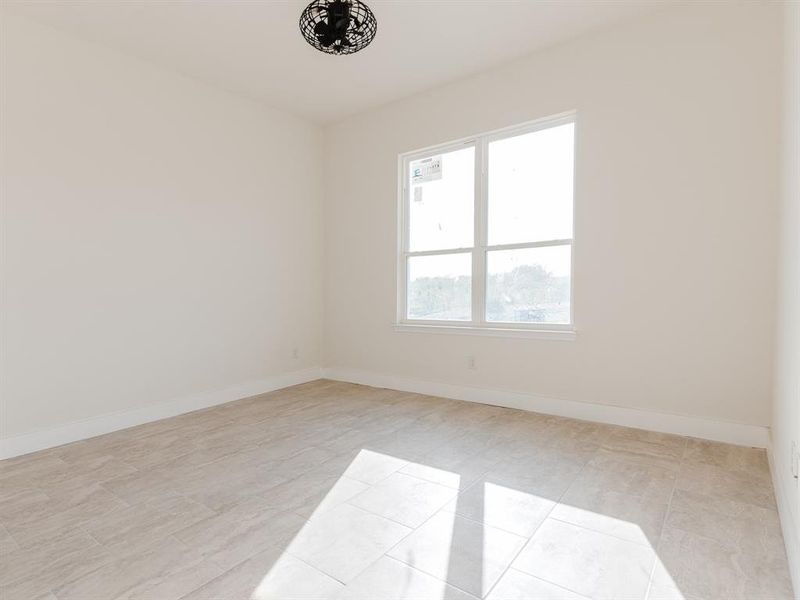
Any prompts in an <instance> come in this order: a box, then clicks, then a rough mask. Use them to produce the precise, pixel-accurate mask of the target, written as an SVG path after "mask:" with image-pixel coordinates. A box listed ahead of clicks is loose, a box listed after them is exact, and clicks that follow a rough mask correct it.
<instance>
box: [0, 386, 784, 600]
mask: <svg viewBox="0 0 800 600" xmlns="http://www.w3.org/2000/svg"><path fill="white" fill-rule="evenodd" d="M0 551H1V552H2V561H0V598H2V599H3V600H44V599H48V600H55V599H57V600H113V599H116V598H130V599H133V598H141V599H148V600H173V599H175V600H177V599H185V600H201V599H212V598H215V599H224V600H248V599H252V600H255V599H258V600H264V599H267V598H276V599H280V600H289V599H292V598H309V599H310V598H316V599H322V598H339V599H353V598H360V599H363V600H384V599H386V600H388V599H400V598H406V599H415V600H474V599H475V598H489V599H490V600H501V599H503V600H512V599H514V600H523V599H524V600H538V599H555V598H558V599H574V600H578V599H581V598H607V599H648V600H662V599H664V600H666V599H680V598H683V599H685V600H694V599H701V598H702V599H720V600H735V599H743V600H760V599H763V600H766V599H786V598H791V596H792V593H791V588H790V584H789V579H788V574H787V566H786V558H785V555H784V549H783V541H782V539H781V533H780V527H779V523H778V517H777V514H776V509H775V499H774V496H773V492H772V485H771V482H770V477H769V472H768V468H767V462H766V456H765V454H764V452H763V451H762V450H756V449H751V448H742V447H737V446H728V445H724V444H716V443H710V442H705V441H701V440H696V439H689V438H683V437H678V436H672V435H664V434H658V433H652V432H647V431H640V430H635V429H626V428H621V427H611V426H605V425H598V424H593V423H587V422H582V421H574V420H570V419H563V418H557V417H548V416H544V415H538V414H534V413H526V412H522V411H516V410H509V409H503V408H497V407H491V406H485V405H480V404H470V403H466V402H457V401H452V400H444V399H441V398H431V397H426V396H421V395H417V394H408V393H402V392H396V391H393V390H386V389H376V388H369V387H364V386H357V385H350V384H344V383H337V382H331V381H318V382H313V383H309V384H305V385H300V386H296V387H293V388H289V389H285V390H281V391H278V392H275V393H272V394H267V395H264V396H259V397H255V398H248V399H246V400H241V401H239V402H235V403H231V404H226V405H223V406H219V407H215V408H211V409H208V410H204V411H199V412H196V413H191V414H188V415H183V416H179V417H175V418H173V419H168V420H164V421H159V422H156V423H151V424H148V425H143V426H140V427H135V428H132V429H127V430H125V431H120V432H117V433H113V434H109V435H106V436H102V437H98V438H94V439H91V440H87V441H83V442H77V443H75V444H70V445H67V446H62V447H59V448H55V449H52V450H47V451H44V452H40V453H37V454H32V455H28V456H24V457H20V458H16V459H11V460H8V461H3V462H0Z"/></svg>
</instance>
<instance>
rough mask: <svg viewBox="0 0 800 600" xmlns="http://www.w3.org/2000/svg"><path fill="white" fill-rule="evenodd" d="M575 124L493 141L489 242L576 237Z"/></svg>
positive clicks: (490, 145)
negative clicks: (573, 224)
mask: <svg viewBox="0 0 800 600" xmlns="http://www.w3.org/2000/svg"><path fill="white" fill-rule="evenodd" d="M574 128H575V126H574V124H573V123H569V124H567V125H559V126H557V127H551V128H550V129H542V130H540V131H534V132H533V133H526V134H524V135H519V136H515V137H511V138H506V139H504V140H498V141H496V142H491V143H490V144H489V245H490V246H494V245H497V244H517V243H521V242H539V241H545V240H561V239H571V238H572V163H573V142H574Z"/></svg>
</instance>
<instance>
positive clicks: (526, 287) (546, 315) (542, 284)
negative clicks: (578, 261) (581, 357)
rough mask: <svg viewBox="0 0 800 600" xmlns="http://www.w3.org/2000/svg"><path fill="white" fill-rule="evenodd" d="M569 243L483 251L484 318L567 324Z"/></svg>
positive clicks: (508, 321) (515, 321)
mask: <svg viewBox="0 0 800 600" xmlns="http://www.w3.org/2000/svg"><path fill="white" fill-rule="evenodd" d="M571 250H572V247H571V246H547V247H544V248H524V249H522V250H495V251H491V252H488V253H487V255H488V256H487V267H486V268H487V278H486V320H487V321H499V322H504V323H569V322H570V313H569V286H570V256H571Z"/></svg>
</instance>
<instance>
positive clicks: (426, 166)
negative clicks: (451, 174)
mask: <svg viewBox="0 0 800 600" xmlns="http://www.w3.org/2000/svg"><path fill="white" fill-rule="evenodd" d="M441 178H442V155H441V154H440V155H439V156H431V157H430V158H423V159H422V160H418V161H415V162H413V163H411V184H412V185H417V184H420V183H425V182H427V181H436V180H437V179H441Z"/></svg>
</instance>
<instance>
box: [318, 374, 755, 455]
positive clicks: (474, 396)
mask: <svg viewBox="0 0 800 600" xmlns="http://www.w3.org/2000/svg"><path fill="white" fill-rule="evenodd" d="M322 373H323V376H324V377H325V378H327V379H335V380H338V381H348V382H351V383H360V384H363V385H370V386H374V387H383V388H391V389H395V390H400V391H404V392H415V393H418V394H427V395H430V396H441V397H444V398H453V399H455V400H467V401H469V402H479V403H481V404H492V405H494V406H504V407H507V408H519V409H522V410H530V411H533V412H539V413H545V414H549V415H558V416H561V417H572V418H574V419H582V420H585V421H596V422H599V423H609V424H612V425H622V426H625V427H637V428H639V429H648V430H650V431H659V432H662V433H674V434H677V435H687V436H692V437H697V438H702V439H707V440H713V441H717V442H727V443H729V444H739V445H742V446H754V447H757V448H766V447H767V445H768V442H769V429H768V428H767V427H761V426H758V425H743V424H741V423H730V422H727V421H715V420H712V419H705V418H701V417H691V416H687V415H675V414H668V413H659V412H651V411H646V410H639V409H635V408H625V407H622V406H611V405H606V404H592V403H588V402H576V401H573V400H561V399H557V398H546V397H543V396H537V395H534V394H527V393H523V392H509V391H503V390H491V389H485V388H477V387H470V386H464V385H453V384H450V383H440V382H434V381H425V380H422V379H411V378H407V377H397V376H394V375H382V374H378V373H372V372H368V371H361V370H358V369H347V368H339V367H332V368H324V369H322Z"/></svg>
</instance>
